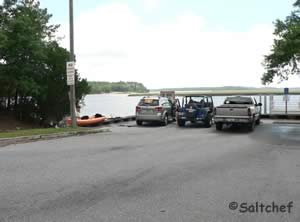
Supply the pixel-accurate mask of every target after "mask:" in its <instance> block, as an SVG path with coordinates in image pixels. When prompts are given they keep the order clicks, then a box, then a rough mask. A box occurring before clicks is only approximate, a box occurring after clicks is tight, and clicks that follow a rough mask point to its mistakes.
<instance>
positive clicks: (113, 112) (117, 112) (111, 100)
mask: <svg viewBox="0 0 300 222" xmlns="http://www.w3.org/2000/svg"><path fill="white" fill-rule="evenodd" d="M140 99H141V97H129V96H128V94H95V95H87V96H86V97H85V100H84V103H85V105H84V106H83V107H82V108H81V110H80V114H81V115H82V116H84V115H87V116H91V115H95V114H96V113H99V114H102V115H110V116H113V117H118V116H120V117H123V116H130V115H134V114H135V107H136V105H137V104H138V102H139V100H140Z"/></svg>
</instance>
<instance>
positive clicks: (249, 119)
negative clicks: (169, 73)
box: [214, 96, 262, 131]
mask: <svg viewBox="0 0 300 222" xmlns="http://www.w3.org/2000/svg"><path fill="white" fill-rule="evenodd" d="M261 106H262V104H261V103H257V101H256V99H255V98H254V97H246V96H234V97H227V98H226V99H225V101H224V104H223V105H221V106H218V107H216V108H215V110H214V115H215V116H214V121H215V124H216V129H217V130H222V129H223V125H224V124H231V125H246V126H247V127H248V129H249V131H253V130H254V127H255V125H258V124H259V123H260V110H261Z"/></svg>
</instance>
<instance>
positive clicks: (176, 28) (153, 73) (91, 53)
mask: <svg viewBox="0 0 300 222" xmlns="http://www.w3.org/2000/svg"><path fill="white" fill-rule="evenodd" d="M294 1H295V0H243V1H241V0H214V1H213V0H211V1H208V0H184V1H183V0H86V1H83V0H74V14H75V24H74V25H75V54H76V58H77V63H76V67H77V68H78V69H79V72H80V73H81V76H82V77H84V78H87V79H88V80H90V81H92V80H96V81H138V82H142V83H143V84H144V85H145V86H146V87H148V88H152V89H154V88H168V87H169V88H170V87H207V86H251V87H260V86H262V84H261V80H260V79H261V76H262V74H263V73H264V67H263V66H262V62H263V58H264V57H263V56H264V55H266V54H268V53H269V52H270V49H271V45H272V43H273V38H274V36H273V29H274V25H273V22H274V21H275V20H276V19H278V18H279V19H284V18H285V16H287V15H289V13H290V12H291V10H292V9H293V7H292V4H293V3H294ZM68 2H69V1H68V0H64V1H62V0H41V5H42V7H45V8H48V10H49V12H50V13H51V14H53V17H52V20H51V22H52V23H55V24H61V28H60V30H59V32H58V33H57V35H58V36H59V37H64V38H63V40H62V41H61V45H62V46H63V47H66V48H68V47H69V36H68V31H69V29H68V28H69V27H68ZM275 82H276V83H274V84H272V85H270V86H276V87H300V78H299V77H293V78H291V79H290V80H289V81H285V82H282V83H281V84H277V82H278V81H277V80H276V81H275Z"/></svg>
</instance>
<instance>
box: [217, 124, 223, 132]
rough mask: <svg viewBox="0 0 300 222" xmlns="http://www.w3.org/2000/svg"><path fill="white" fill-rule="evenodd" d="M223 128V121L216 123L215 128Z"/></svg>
mask: <svg viewBox="0 0 300 222" xmlns="http://www.w3.org/2000/svg"><path fill="white" fill-rule="evenodd" d="M222 129H223V123H216V130H218V131H221V130H222Z"/></svg>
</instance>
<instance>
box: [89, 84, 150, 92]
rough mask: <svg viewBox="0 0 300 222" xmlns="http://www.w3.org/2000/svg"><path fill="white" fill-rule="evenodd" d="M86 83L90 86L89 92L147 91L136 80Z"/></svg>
mask: <svg viewBox="0 0 300 222" xmlns="http://www.w3.org/2000/svg"><path fill="white" fill-rule="evenodd" d="M88 84H89V86H90V88H91V92H90V93H91V94H98V93H110V92H126V93H127V92H138V93H144V92H149V90H148V89H147V88H146V87H145V86H144V85H143V84H142V83H138V82H122V81H120V82H88Z"/></svg>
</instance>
